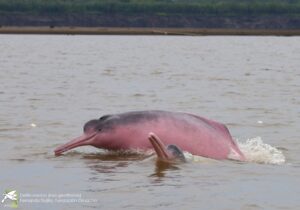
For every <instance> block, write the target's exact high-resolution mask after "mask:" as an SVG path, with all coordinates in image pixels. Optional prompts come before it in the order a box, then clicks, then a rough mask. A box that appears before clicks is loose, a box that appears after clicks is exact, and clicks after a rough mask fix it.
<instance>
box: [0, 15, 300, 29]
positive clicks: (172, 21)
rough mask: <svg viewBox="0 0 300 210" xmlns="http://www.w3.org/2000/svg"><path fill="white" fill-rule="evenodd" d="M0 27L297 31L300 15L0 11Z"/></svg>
mask: <svg viewBox="0 0 300 210" xmlns="http://www.w3.org/2000/svg"><path fill="white" fill-rule="evenodd" d="M0 26H2V27H12V26H22V27H24V26H38V27H41V26H42V27H52V28H53V27H125V28H199V29H203V28H205V29H216V28H218V29H241V30H245V29H264V30H265V29H270V30H291V29H295V30H299V29H300V16H285V15H282V16H250V15H248V16H247V15H244V16H206V15H204V16H203V15H155V14H153V15H150V14H136V15H124V14H26V13H0Z"/></svg>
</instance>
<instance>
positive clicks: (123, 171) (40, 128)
mask: <svg viewBox="0 0 300 210" xmlns="http://www.w3.org/2000/svg"><path fill="white" fill-rule="evenodd" d="M0 49H1V51H0V79H1V82H0V104H1V109H0V144H1V147H0V153H1V156H0V167H1V173H0V191H1V193H2V192H4V190H5V189H16V190H17V191H18V192H19V193H21V194H23V196H24V194H25V193H27V194H31V195H32V196H37V194H40V195H41V194H42V195H43V194H44V195H45V194H47V196H48V194H54V195H57V196H58V195H59V194H60V195H62V196H63V195H64V196H67V194H70V196H71V197H72V196H73V197H76V196H77V197H78V195H79V196H80V198H81V199H86V200H85V202H83V200H79V201H78V202H75V201H74V200H73V202H63V201H57V200H56V201H53V202H50V201H49V202H48V203H47V202H46V200H44V202H41V200H40V201H39V202H36V203H26V202H20V203H19V209H53V208H56V209H93V208H95V209H123V208H128V209H139V210H140V209H154V208H155V209H196V208H197V209H222V210H225V209H249V210H250V209H251V210H252V209H293V210H294V209H295V210H296V209H299V208H300V201H299V193H300V188H299V186H300V178H299V173H300V155H299V150H300V143H299V139H300V134H299V130H300V127H299V125H300V111H299V110H300V109H299V107H300V97H299V93H300V85H299V84H300V73H299V67H300V60H299V57H300V56H299V55H300V38H299V37H246V36H244V37H239V36H234V37H222V36H219V37H209V36H208V37H181V36H172V37H170V36H168V37H167V36H155V37H154V36H48V35H44V36H41V35H30V36H29V35H27V36H25V35H1V36H0ZM144 109H163V110H171V111H185V112H192V113H195V114H199V115H202V116H205V117H207V118H211V119H215V120H217V121H219V122H223V123H225V124H226V125H227V126H228V128H229V130H230V131H231V134H232V135H233V136H234V137H235V138H236V139H238V141H239V143H240V145H241V148H242V149H243V151H245V152H246V153H247V154H248V156H249V157H251V158H252V159H251V161H249V162H246V163H240V162H235V161H195V160H194V161H192V160H191V161H189V162H188V163H186V164H177V165H164V164H161V163H157V162H156V160H155V157H148V155H143V154H119V153H107V152H106V151H104V150H99V149H94V148H91V147H82V148H78V149H75V150H73V151H70V152H68V153H67V154H65V155H63V156H60V157H54V155H53V150H54V149H55V147H57V146H58V145H60V144H62V143H65V142H67V141H68V140H70V139H72V138H74V137H76V136H78V135H80V134H81V132H82V126H83V124H84V123H85V122H86V121H88V120H89V119H92V118H98V117H100V116H101V115H104V114H109V113H119V112H125V111H132V110H144ZM247 139H250V142H249V141H248V142H247ZM251 141H252V142H251ZM278 155H279V156H278ZM276 158H277V159H276ZM278 159H279V161H277V162H276V160H278ZM23 198H24V197H23ZM8 203H9V202H8ZM2 207H4V205H1V208H2ZM4 208H5V207H4Z"/></svg>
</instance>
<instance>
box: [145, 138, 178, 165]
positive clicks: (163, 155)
mask: <svg viewBox="0 0 300 210" xmlns="http://www.w3.org/2000/svg"><path fill="white" fill-rule="evenodd" d="M148 139H149V141H150V143H151V144H152V146H153V149H154V151H155V152H156V155H157V157H158V159H160V160H162V161H166V162H169V161H171V160H173V159H175V157H173V155H172V154H171V153H169V152H168V150H167V149H166V147H165V145H164V144H163V142H162V141H161V140H160V139H159V138H158V137H157V136H156V135H155V134H154V133H149V137H148Z"/></svg>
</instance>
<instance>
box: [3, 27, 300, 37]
mask: <svg viewBox="0 0 300 210" xmlns="http://www.w3.org/2000/svg"><path fill="white" fill-rule="evenodd" d="M0 34H69V35H187V36H197V35H253V36H269V35H275V36H299V35H300V29H298V30H296V29H294V30H293V29H290V30H286V29H285V30H282V29H281V30H275V29H204V28H128V27H1V28H0Z"/></svg>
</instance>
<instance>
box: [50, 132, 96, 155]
mask: <svg viewBox="0 0 300 210" xmlns="http://www.w3.org/2000/svg"><path fill="white" fill-rule="evenodd" d="M96 134H97V132H93V133H91V134H85V133H84V134H83V135H81V136H79V137H77V138H75V139H73V140H71V141H70V142H68V143H66V144H63V145H61V146H59V147H57V148H56V149H55V150H54V153H55V155H56V156H57V155H61V154H62V153H64V152H66V151H68V150H70V149H73V148H75V147H80V146H84V145H89V144H90V142H91V141H90V140H91V139H92V138H93V137H95V136H96Z"/></svg>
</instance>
